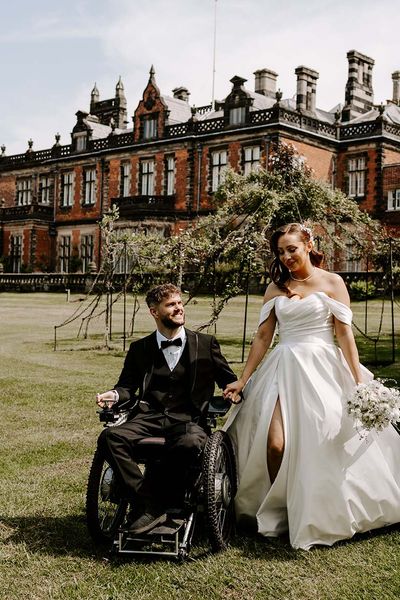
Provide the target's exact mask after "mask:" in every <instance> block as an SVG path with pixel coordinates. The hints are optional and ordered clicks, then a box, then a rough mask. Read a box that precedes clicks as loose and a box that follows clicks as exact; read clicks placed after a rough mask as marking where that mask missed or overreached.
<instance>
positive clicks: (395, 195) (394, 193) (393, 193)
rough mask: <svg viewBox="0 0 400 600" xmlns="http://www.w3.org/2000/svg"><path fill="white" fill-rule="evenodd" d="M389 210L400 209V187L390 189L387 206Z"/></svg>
mask: <svg viewBox="0 0 400 600" xmlns="http://www.w3.org/2000/svg"><path fill="white" fill-rule="evenodd" d="M386 210H387V211H388V212H396V211H400V189H399V188H397V189H394V190H388V194H387V208H386Z"/></svg>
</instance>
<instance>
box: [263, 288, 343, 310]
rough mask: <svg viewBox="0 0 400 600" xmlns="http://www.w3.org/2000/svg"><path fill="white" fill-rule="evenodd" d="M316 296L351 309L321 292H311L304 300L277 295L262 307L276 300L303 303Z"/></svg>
mask: <svg viewBox="0 0 400 600" xmlns="http://www.w3.org/2000/svg"><path fill="white" fill-rule="evenodd" d="M318 295H321V296H325V297H326V298H328V300H331V301H332V302H337V303H338V304H341V305H342V306H344V307H345V308H347V309H349V310H351V308H350V307H349V306H347V304H344V303H343V302H340V300H335V298H331V297H330V296H328V294H327V293H326V292H322V291H320V292H311V294H307V296H305V297H304V298H299V299H291V298H288V297H287V296H284V295H283V294H279V295H278V296H274V297H273V298H270V299H269V300H267V302H265V303H264V304H263V306H265V305H266V304H268V303H269V302H273V301H275V300H276V299H277V298H286V300H289V302H304V301H305V300H307V299H308V298H310V297H311V296H318Z"/></svg>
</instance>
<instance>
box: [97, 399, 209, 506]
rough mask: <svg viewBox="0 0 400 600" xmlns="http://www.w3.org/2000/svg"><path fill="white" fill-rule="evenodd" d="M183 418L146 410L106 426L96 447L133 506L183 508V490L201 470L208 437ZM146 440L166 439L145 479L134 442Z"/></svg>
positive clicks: (194, 424)
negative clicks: (136, 458) (123, 420)
mask: <svg viewBox="0 0 400 600" xmlns="http://www.w3.org/2000/svg"><path fill="white" fill-rule="evenodd" d="M189 419H190V416H187V417H186V416H184V415H182V420H181V419H177V418H173V417H171V416H166V415H165V414H161V413H158V412H154V411H152V410H149V409H148V408H147V407H146V412H143V411H139V412H138V414H136V415H135V416H134V417H133V418H132V419H131V420H129V421H127V422H126V423H123V424H122V425H118V426H116V427H107V428H105V429H104V430H103V431H102V433H101V434H100V437H99V440H98V444H99V447H100V448H101V449H102V450H103V451H104V453H105V455H106V457H107V459H108V461H109V463H110V465H111V466H112V467H113V469H114V472H115V474H116V476H117V480H118V482H119V484H120V485H121V486H122V493H123V495H124V496H126V497H127V498H128V499H129V500H130V501H133V503H135V502H136V504H137V503H139V504H143V505H148V504H157V505H162V506H164V507H179V506H181V505H182V502H183V499H184V494H185V490H186V489H187V487H188V486H189V485H191V484H193V480H194V479H195V478H196V474H197V475H198V473H199V471H200V468H201V454H202V451H203V448H204V446H205V444H206V441H207V434H206V432H205V431H204V429H203V428H202V427H200V425H198V424H197V423H194V422H193V421H190V420H189ZM147 437H165V439H166V445H165V446H164V447H163V448H161V449H160V460H157V461H152V462H151V468H150V467H149V468H147V469H146V472H145V476H144V475H143V474H142V471H141V470H140V468H139V466H138V464H137V462H136V460H135V454H136V455H137V443H138V441H139V440H142V439H144V438H147Z"/></svg>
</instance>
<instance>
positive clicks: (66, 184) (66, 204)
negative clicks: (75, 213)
mask: <svg viewBox="0 0 400 600" xmlns="http://www.w3.org/2000/svg"><path fill="white" fill-rule="evenodd" d="M66 192H67V193H66ZM74 194H75V171H64V172H63V173H61V192H60V207H61V208H71V207H72V206H73V204H74Z"/></svg>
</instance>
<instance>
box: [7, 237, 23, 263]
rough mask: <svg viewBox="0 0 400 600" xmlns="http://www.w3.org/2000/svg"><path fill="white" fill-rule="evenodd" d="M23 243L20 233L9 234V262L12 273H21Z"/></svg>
mask: <svg viewBox="0 0 400 600" xmlns="http://www.w3.org/2000/svg"><path fill="white" fill-rule="evenodd" d="M23 243H24V240H23V236H22V233H16V234H14V233H12V234H11V235H10V263H11V272H12V273H21V268H22V256H23Z"/></svg>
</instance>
